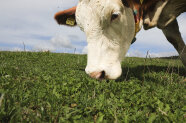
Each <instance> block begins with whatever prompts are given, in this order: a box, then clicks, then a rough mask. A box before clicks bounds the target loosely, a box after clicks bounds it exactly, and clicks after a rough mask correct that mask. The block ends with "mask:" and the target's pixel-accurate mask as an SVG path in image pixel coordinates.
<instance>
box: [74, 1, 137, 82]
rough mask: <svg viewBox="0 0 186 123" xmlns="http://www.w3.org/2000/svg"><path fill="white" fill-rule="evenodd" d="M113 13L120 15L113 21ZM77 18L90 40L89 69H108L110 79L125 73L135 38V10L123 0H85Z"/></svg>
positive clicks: (107, 73)
mask: <svg viewBox="0 0 186 123" xmlns="http://www.w3.org/2000/svg"><path fill="white" fill-rule="evenodd" d="M112 13H118V14H119V17H118V18H117V19H115V20H113V21H111V15H112ZM76 21H77V24H78V25H79V27H80V28H81V29H82V30H83V31H84V32H85V34H86V37H87V42H88V61H87V67H86V73H87V74H91V73H93V72H101V71H105V73H106V76H107V78H108V79H116V78H118V77H119V76H120V75H121V73H122V69H121V61H122V59H123V58H124V57H125V54H126V52H127V50H128V48H129V46H130V44H131V41H132V39H133V38H134V33H135V22H134V17H133V12H132V10H131V9H130V8H127V7H124V6H123V4H122V2H121V0H81V1H80V2H79V3H78V6H77V9H76Z"/></svg>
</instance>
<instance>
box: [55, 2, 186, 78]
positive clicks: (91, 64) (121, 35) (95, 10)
mask: <svg viewBox="0 0 186 123" xmlns="http://www.w3.org/2000/svg"><path fill="white" fill-rule="evenodd" d="M184 12H186V0H79V3H78V5H77V6H75V7H73V8H70V9H68V10H64V11H61V12H58V13H56V14H55V19H56V20H57V22H58V24H61V25H68V26H75V25H78V26H79V27H80V29H81V30H82V31H84V32H85V34H86V38H87V42H88V46H87V47H88V55H87V57H88V60H87V66H86V68H85V71H86V73H87V74H88V75H90V77H92V78H95V79H117V78H118V77H120V76H121V74H122V69H121V61H122V60H123V59H124V57H125V55H126V52H127V50H128V49H129V47H130V45H131V43H132V41H134V39H135V35H136V33H137V32H138V31H139V30H140V28H141V26H143V27H144V29H145V30H148V29H150V28H153V27H158V28H159V29H161V30H162V32H163V34H164V35H165V37H166V38H167V40H168V41H169V42H170V43H171V44H172V45H173V46H174V47H175V49H176V50H177V52H178V53H179V56H180V58H181V60H182V63H183V64H184V66H186V45H185V43H184V41H183V39H182V37H181V34H180V31H179V27H178V23H177V20H176V17H178V16H179V15H180V14H181V13H184Z"/></svg>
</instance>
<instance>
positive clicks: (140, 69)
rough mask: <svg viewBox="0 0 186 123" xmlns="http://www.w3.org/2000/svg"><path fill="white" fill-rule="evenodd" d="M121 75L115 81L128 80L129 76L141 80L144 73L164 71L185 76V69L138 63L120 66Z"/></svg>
mask: <svg viewBox="0 0 186 123" xmlns="http://www.w3.org/2000/svg"><path fill="white" fill-rule="evenodd" d="M122 71H123V73H122V76H121V77H120V78H119V79H117V80H116V81H117V82H121V81H124V80H125V81H128V80H130V79H131V78H137V79H138V80H141V81H143V80H144V75H145V74H148V73H154V72H155V73H160V72H162V73H165V74H177V75H179V76H183V77H186V70H185V68H183V67H172V66H171V67H166V66H155V65H146V66H145V65H140V66H137V67H127V66H126V67H122Z"/></svg>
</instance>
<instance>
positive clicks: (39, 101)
mask: <svg viewBox="0 0 186 123" xmlns="http://www.w3.org/2000/svg"><path fill="white" fill-rule="evenodd" d="M85 67H86V56H85V55H73V54H57V53H49V52H46V53H41V52H37V53H31V52H0V122H1V123H3V122H34V123H37V122H67V123H68V122H77V123H79V122H80V123H81V122H83V123H84V122H88V123H89V122H92V123H93V122H96V123H102V122H105V123H108V122H111V123H112V122H116V123H117V122H118V123H120V122H125V123H127V122H136V123H143V122H157V123H160V122H175V123H181V122H186V106H185V98H186V93H185V92H186V90H185V83H186V71H185V69H184V67H183V65H182V63H181V61H180V60H173V59H144V58H126V59H125V60H124V62H123V63H122V69H123V74H122V76H121V77H120V78H119V79H118V80H103V81H98V80H94V79H91V78H90V77H88V75H86V73H85V72H84V69H85Z"/></svg>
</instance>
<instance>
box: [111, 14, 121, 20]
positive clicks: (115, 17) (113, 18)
mask: <svg viewBox="0 0 186 123" xmlns="http://www.w3.org/2000/svg"><path fill="white" fill-rule="evenodd" d="M118 17H119V14H118V13H113V14H112V16H111V21H113V20H115V19H117V18H118Z"/></svg>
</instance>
